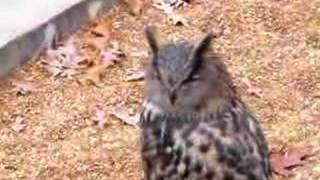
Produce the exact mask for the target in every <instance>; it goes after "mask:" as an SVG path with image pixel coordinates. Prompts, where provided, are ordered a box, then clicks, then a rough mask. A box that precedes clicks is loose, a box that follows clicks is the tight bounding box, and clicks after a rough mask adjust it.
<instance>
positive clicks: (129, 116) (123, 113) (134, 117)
mask: <svg viewBox="0 0 320 180" xmlns="http://www.w3.org/2000/svg"><path fill="white" fill-rule="evenodd" d="M109 114H111V115H113V116H115V117H116V118H118V119H120V120H122V121H123V122H125V123H126V124H129V125H133V126H137V125H138V122H139V115H138V114H133V113H129V110H128V109H127V108H124V107H116V108H114V109H112V110H111V111H109Z"/></svg>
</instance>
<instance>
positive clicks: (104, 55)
mask: <svg viewBox="0 0 320 180" xmlns="http://www.w3.org/2000/svg"><path fill="white" fill-rule="evenodd" d="M117 61H119V58H118V56H117V55H115V54H113V53H112V52H110V51H104V52H101V64H102V65H103V66H105V67H109V66H111V65H113V64H114V63H115V62H117Z"/></svg>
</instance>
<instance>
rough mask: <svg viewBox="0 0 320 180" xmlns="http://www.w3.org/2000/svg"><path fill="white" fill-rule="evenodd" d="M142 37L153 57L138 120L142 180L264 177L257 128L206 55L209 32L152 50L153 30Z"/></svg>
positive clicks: (265, 162)
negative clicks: (197, 39) (142, 170)
mask: <svg viewBox="0 0 320 180" xmlns="http://www.w3.org/2000/svg"><path fill="white" fill-rule="evenodd" d="M146 32H147V38H148V42H149V44H150V47H151V49H152V51H153V60H152V63H150V66H148V68H147V74H146V100H145V103H144V109H143V112H142V113H141V120H140V125H141V128H142V149H141V152H142V158H143V163H144V172H145V180H269V179H271V169H270V163H269V156H268V147H267V142H266V140H265V137H264V135H263V132H262V129H261V128H260V126H259V124H258V122H257V121H256V119H255V118H254V117H253V115H252V114H251V113H250V111H249V110H248V108H247V107H246V106H245V105H244V103H243V102H242V101H241V99H240V98H239V97H238V95H237V93H236V91H235V89H234V87H233V83H232V81H231V78H230V75H229V73H228V72H227V70H226V67H225V66H224V64H223V63H222V61H221V60H220V59H219V58H218V57H216V56H213V55H212V53H210V50H209V46H210V40H211V38H212V37H211V35H207V36H205V37H204V38H203V39H201V40H200V41H199V42H198V43H197V44H195V45H193V44H191V43H189V42H187V41H180V42H172V43H168V44H165V45H159V44H158V42H157V41H156V37H155V35H154V28H152V27H149V28H148V29H147V31H146ZM207 54H209V55H207ZM210 54H211V55H210Z"/></svg>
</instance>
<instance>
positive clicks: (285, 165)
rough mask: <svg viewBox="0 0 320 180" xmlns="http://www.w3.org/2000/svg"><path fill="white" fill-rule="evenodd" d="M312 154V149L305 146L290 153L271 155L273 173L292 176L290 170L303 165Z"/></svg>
mask: <svg viewBox="0 0 320 180" xmlns="http://www.w3.org/2000/svg"><path fill="white" fill-rule="evenodd" d="M311 154H312V150H311V147H310V146H308V145H305V146H303V147H300V148H296V149H293V150H291V151H288V152H285V153H283V152H277V153H272V154H271V164H272V168H273V171H274V172H276V173H278V174H280V175H282V176H290V175H291V174H292V173H291V172H290V168H293V167H296V166H299V165H302V164H303V163H304V161H303V160H304V159H305V158H306V157H308V156H310V155H311Z"/></svg>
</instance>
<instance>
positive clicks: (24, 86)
mask: <svg viewBox="0 0 320 180" xmlns="http://www.w3.org/2000/svg"><path fill="white" fill-rule="evenodd" d="M11 83H12V84H13V85H14V86H15V90H16V91H17V93H18V94H21V95H27V94H29V93H32V92H36V91H38V88H39V85H38V84H36V83H33V82H29V81H22V80H12V81H11Z"/></svg>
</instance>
